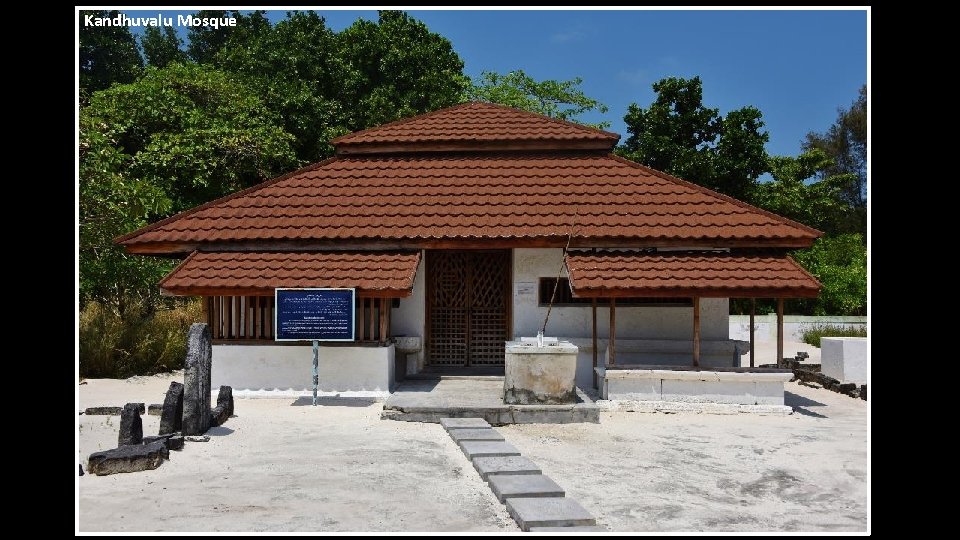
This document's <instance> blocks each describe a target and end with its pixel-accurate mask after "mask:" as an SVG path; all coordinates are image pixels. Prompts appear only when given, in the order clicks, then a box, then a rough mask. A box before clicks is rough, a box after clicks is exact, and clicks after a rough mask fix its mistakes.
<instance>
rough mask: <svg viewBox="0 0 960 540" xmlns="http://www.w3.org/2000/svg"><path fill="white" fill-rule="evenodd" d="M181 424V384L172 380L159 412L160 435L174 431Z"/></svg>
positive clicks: (178, 428) (178, 429) (177, 429)
mask: <svg viewBox="0 0 960 540" xmlns="http://www.w3.org/2000/svg"><path fill="white" fill-rule="evenodd" d="M182 425H183V385H182V384H180V383H178V382H176V381H174V382H172V383H170V388H168V389H167V396H166V397H165V398H163V411H161V413H160V435H166V434H169V433H176V432H177V431H180V429H181V427H182Z"/></svg>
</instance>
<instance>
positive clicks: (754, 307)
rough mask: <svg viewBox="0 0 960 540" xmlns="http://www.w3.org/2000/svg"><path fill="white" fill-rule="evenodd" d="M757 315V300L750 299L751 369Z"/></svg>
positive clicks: (751, 365)
mask: <svg viewBox="0 0 960 540" xmlns="http://www.w3.org/2000/svg"><path fill="white" fill-rule="evenodd" d="M756 313H757V299H756V298H751V299H750V367H753V349H754V342H753V317H754V315H756Z"/></svg>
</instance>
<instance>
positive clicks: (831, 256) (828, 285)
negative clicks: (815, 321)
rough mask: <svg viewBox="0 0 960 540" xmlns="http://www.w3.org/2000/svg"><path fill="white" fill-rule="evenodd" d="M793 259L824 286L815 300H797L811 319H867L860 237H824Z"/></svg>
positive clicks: (863, 248)
mask: <svg viewBox="0 0 960 540" xmlns="http://www.w3.org/2000/svg"><path fill="white" fill-rule="evenodd" d="M793 256H794V258H795V259H796V260H797V262H799V263H800V264H802V265H803V267H804V268H806V269H807V270H808V271H809V272H810V273H811V274H813V275H814V276H816V277H817V279H819V280H820V282H821V283H822V284H823V288H821V289H820V296H819V298H817V299H816V300H800V301H797V303H799V304H810V305H812V307H809V306H808V307H806V308H804V306H802V305H801V307H800V309H805V310H806V311H812V312H813V314H814V315H866V313H867V246H866V243H865V242H864V238H863V236H862V235H860V234H841V235H838V236H834V237H823V238H819V239H817V241H816V242H814V244H813V247H811V248H809V249H805V250H800V251H796V252H794V254H793Z"/></svg>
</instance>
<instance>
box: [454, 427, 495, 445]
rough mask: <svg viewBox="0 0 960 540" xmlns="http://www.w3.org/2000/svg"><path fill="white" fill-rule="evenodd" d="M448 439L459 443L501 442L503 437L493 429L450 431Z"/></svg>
mask: <svg viewBox="0 0 960 540" xmlns="http://www.w3.org/2000/svg"><path fill="white" fill-rule="evenodd" d="M448 433H449V434H450V438H452V439H453V440H454V441H456V442H458V443H459V442H460V441H502V440H503V435H501V434H499V433H497V430H495V429H493V428H486V429H451V430H450V431H449V432H448Z"/></svg>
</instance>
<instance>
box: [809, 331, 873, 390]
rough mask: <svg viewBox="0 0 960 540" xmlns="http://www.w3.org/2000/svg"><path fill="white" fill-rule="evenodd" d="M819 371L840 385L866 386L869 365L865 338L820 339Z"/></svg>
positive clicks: (867, 346)
mask: <svg viewBox="0 0 960 540" xmlns="http://www.w3.org/2000/svg"><path fill="white" fill-rule="evenodd" d="M820 347H821V349H820V351H821V352H820V365H821V371H822V372H823V374H824V375H826V376H828V377H833V378H834V379H837V380H838V381H840V382H842V383H851V382H852V383H857V384H866V382H867V369H868V366H869V364H870V351H869V342H868V341H867V338H856V337H825V338H820Z"/></svg>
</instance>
